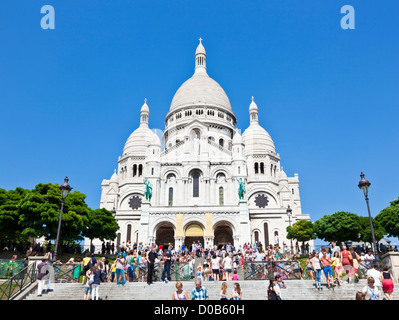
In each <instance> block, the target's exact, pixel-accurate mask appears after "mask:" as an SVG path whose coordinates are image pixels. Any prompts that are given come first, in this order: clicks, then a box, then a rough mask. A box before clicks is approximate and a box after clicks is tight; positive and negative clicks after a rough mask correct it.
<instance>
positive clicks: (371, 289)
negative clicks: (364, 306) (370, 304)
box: [361, 277, 381, 300]
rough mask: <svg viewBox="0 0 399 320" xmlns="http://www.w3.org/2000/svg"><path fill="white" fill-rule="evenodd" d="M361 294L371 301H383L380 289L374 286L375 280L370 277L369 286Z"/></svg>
mask: <svg viewBox="0 0 399 320" xmlns="http://www.w3.org/2000/svg"><path fill="white" fill-rule="evenodd" d="M361 292H363V293H364V294H365V295H366V296H368V297H369V300H381V299H380V293H379V290H378V288H377V287H376V286H375V285H374V278H372V277H369V278H368V279H367V286H365V287H364V288H363V289H362V290H361Z"/></svg>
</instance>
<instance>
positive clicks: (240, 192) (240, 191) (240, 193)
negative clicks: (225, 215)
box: [236, 178, 246, 200]
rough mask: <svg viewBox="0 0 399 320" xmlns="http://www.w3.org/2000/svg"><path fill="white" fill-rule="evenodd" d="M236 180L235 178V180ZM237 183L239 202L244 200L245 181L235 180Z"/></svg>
mask: <svg viewBox="0 0 399 320" xmlns="http://www.w3.org/2000/svg"><path fill="white" fill-rule="evenodd" d="M236 179H237V178H236ZM237 181H238V185H239V186H238V196H239V198H240V200H243V199H244V195H245V193H246V190H245V181H244V180H243V179H242V178H239V179H237Z"/></svg>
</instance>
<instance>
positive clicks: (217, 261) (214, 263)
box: [211, 254, 220, 281]
mask: <svg viewBox="0 0 399 320" xmlns="http://www.w3.org/2000/svg"><path fill="white" fill-rule="evenodd" d="M211 263H212V273H213V280H214V281H218V280H219V269H220V259H219V257H217V256H216V254H214V255H213V257H212V260H211Z"/></svg>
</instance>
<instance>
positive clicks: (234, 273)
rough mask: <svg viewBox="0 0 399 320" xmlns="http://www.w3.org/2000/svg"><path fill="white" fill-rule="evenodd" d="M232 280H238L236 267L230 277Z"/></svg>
mask: <svg viewBox="0 0 399 320" xmlns="http://www.w3.org/2000/svg"><path fill="white" fill-rule="evenodd" d="M231 280H232V281H238V274H237V269H234V271H233V277H232V278H231Z"/></svg>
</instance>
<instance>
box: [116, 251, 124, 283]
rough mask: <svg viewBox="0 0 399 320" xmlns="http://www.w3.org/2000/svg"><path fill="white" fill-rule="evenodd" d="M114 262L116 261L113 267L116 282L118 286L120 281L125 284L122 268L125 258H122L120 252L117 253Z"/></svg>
mask: <svg viewBox="0 0 399 320" xmlns="http://www.w3.org/2000/svg"><path fill="white" fill-rule="evenodd" d="M115 262H116V267H115V273H116V284H117V285H118V286H119V284H120V283H121V282H122V285H123V286H125V275H124V273H125V272H124V270H125V265H126V259H124V258H123V254H122V253H119V254H118V257H117V258H116V260H115Z"/></svg>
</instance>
